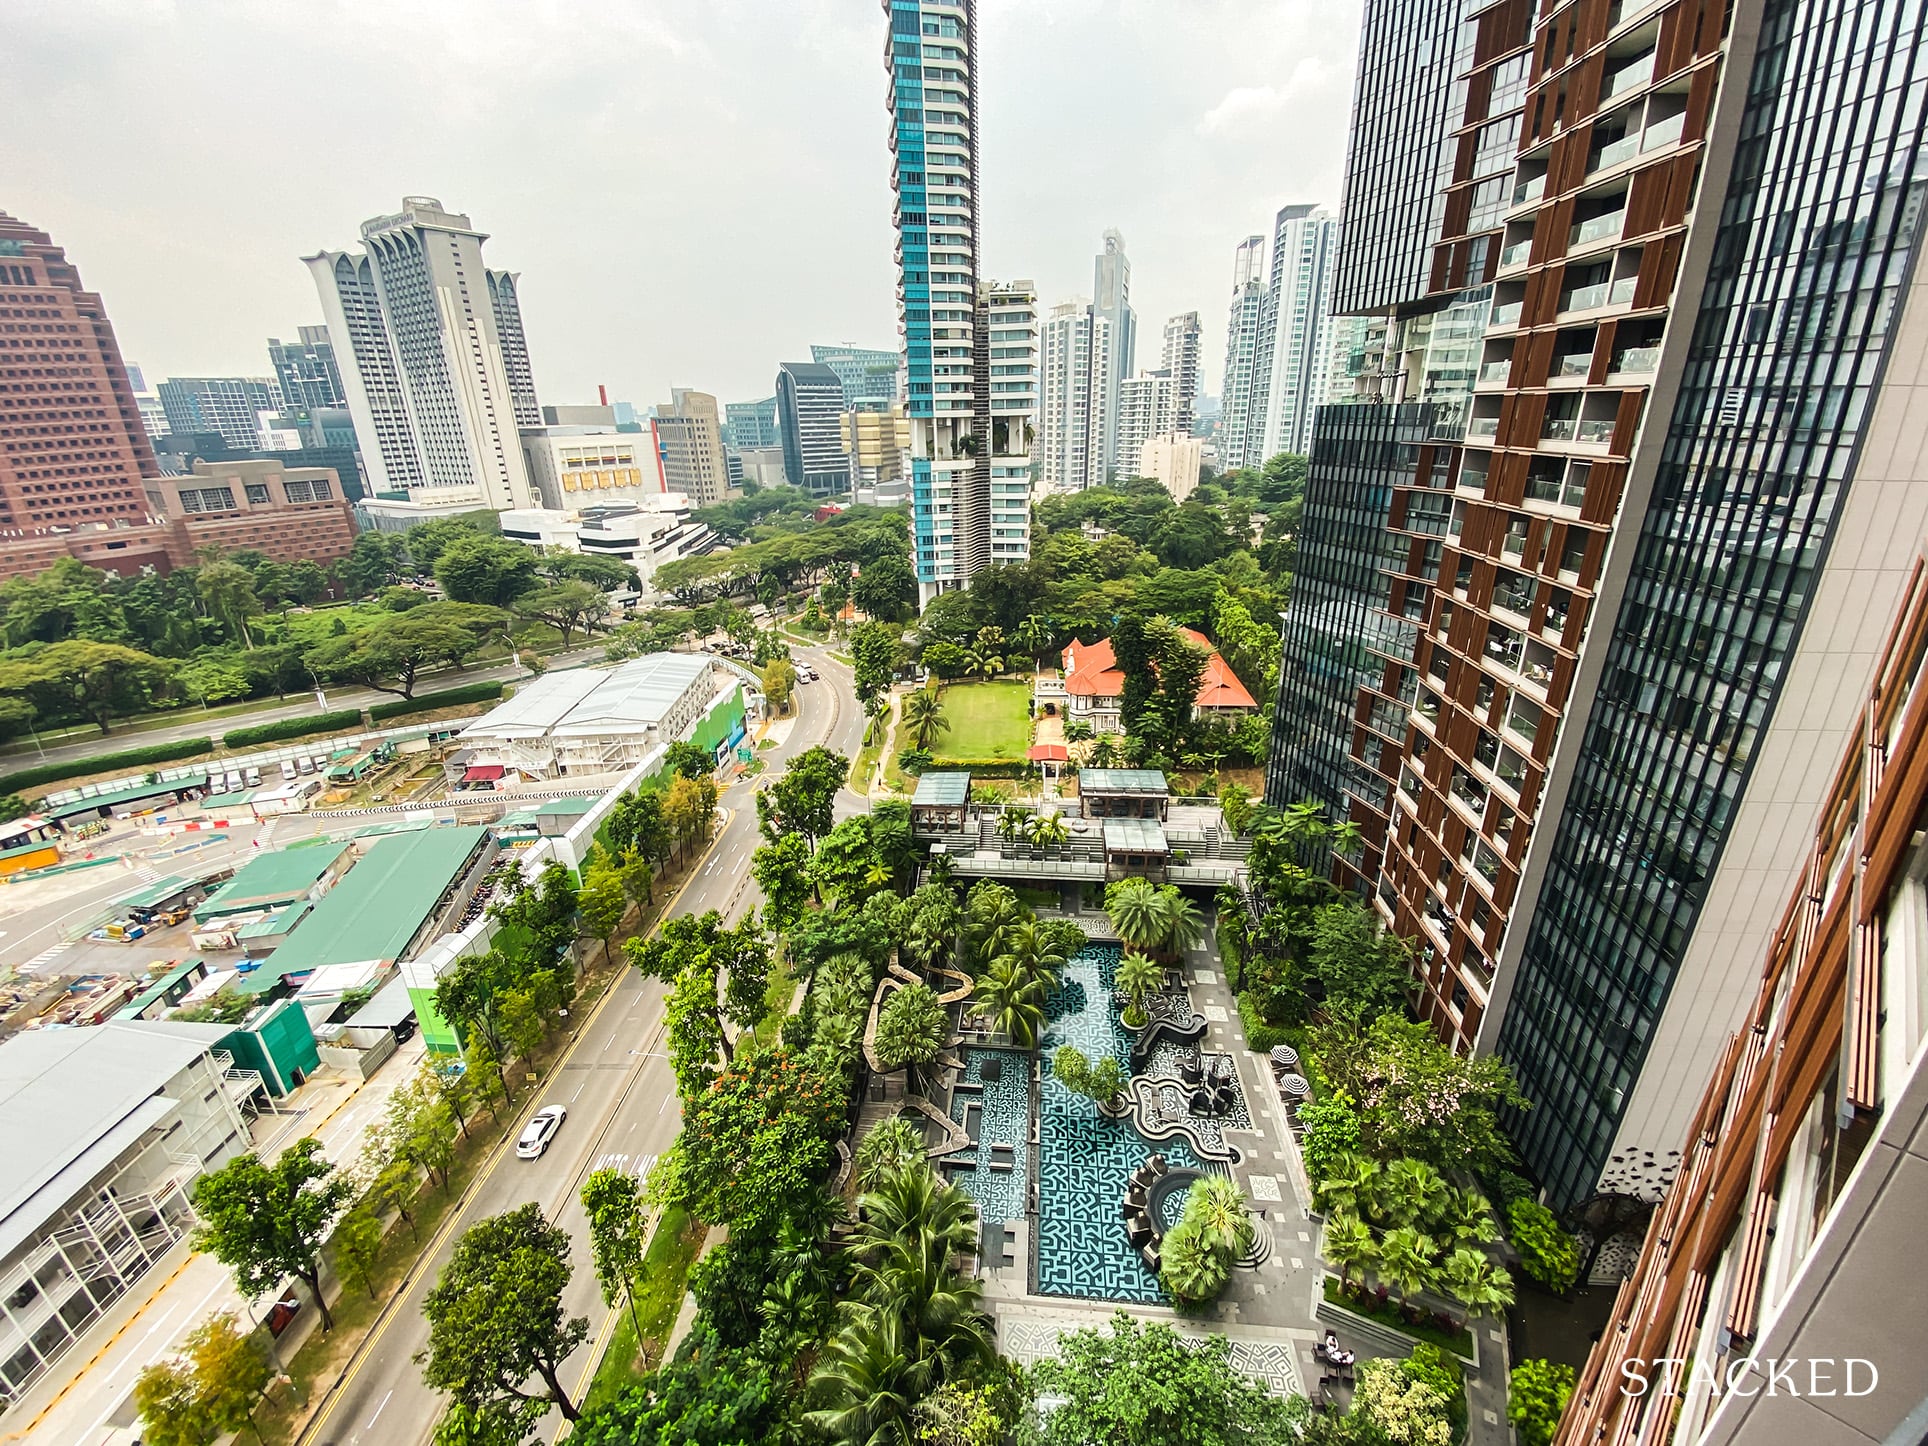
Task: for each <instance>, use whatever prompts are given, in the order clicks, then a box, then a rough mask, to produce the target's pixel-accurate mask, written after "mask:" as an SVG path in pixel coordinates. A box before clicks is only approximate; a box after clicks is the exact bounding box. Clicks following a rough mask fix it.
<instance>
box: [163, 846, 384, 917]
mask: <svg viewBox="0 0 1928 1446" xmlns="http://www.w3.org/2000/svg"><path fill="white" fill-rule="evenodd" d="M347 851H348V845H347V844H345V843H330V844H329V845H328V846H327V847H319V846H317V847H313V848H301V849H278V850H276V851H275V852H274V853H267V854H260V855H257V856H256V857H254V858H252V859H250V860H248V862H247V863H246V864H244V865H243V866H242V867H241V868H240V869H239V870H238V871H237V872H236V873H235V876H234V877H233V878H231V879H229V880H228V881H227V882H226V883H225V884H223V885H221V887H220V888H219V889H218V890H216V891H215V892H214V894H213V895H212V896H210V897H209V898H208V900H207V901H206V902H205V903H203V904H201V905H200V906H199V907H198V908H196V909H195V911H194V919H195V922H196V923H202V924H204V923H206V922H207V921H208V920H209V919H218V918H220V917H221V916H222V915H224V914H245V913H252V912H253V911H254V910H256V909H271V908H273V907H275V906H276V905H277V904H288V903H292V902H293V901H294V900H296V899H298V898H300V897H301V896H302V895H303V894H305V893H307V892H308V890H310V889H312V888H313V887H314V886H315V884H316V883H317V882H318V881H319V880H320V879H321V876H322V875H323V874H325V873H327V872H328V870H330V869H331V868H333V867H334V866H335V861H336V860H337V859H339V858H340V857H341V856H342V855H343V854H344V853H346V852H347Z"/></svg>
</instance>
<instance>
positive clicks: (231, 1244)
mask: <svg viewBox="0 0 1928 1446" xmlns="http://www.w3.org/2000/svg"><path fill="white" fill-rule="evenodd" d="M354 1193H355V1187H354V1184H353V1182H351V1181H350V1180H348V1179H347V1178H346V1177H345V1176H343V1175H340V1174H338V1173H337V1172H336V1170H335V1167H334V1166H333V1165H331V1164H329V1163H328V1161H327V1159H326V1158H325V1157H324V1156H323V1155H322V1153H321V1142H320V1141H318V1140H316V1139H315V1138H314V1136H312V1135H310V1136H308V1137H307V1138H305V1139H301V1140H297V1141H295V1143H294V1144H292V1145H290V1146H289V1147H288V1148H287V1149H286V1150H284V1151H283V1152H282V1154H281V1156H280V1158H278V1159H277V1160H276V1161H275V1162H274V1163H273V1164H272V1165H264V1164H262V1163H261V1159H260V1157H259V1156H257V1155H255V1154H253V1153H252V1152H250V1153H248V1154H245V1155H237V1156H235V1157H234V1158H233V1159H232V1160H230V1161H228V1162H227V1164H225V1165H223V1166H222V1167H221V1168H220V1169H218V1170H215V1171H212V1172H211V1173H209V1174H206V1175H203V1176H202V1177H201V1178H200V1179H199V1180H198V1181H196V1182H195V1185H194V1197H193V1198H194V1210H195V1213H196V1214H197V1215H199V1216H200V1217H201V1224H200V1225H199V1226H198V1227H196V1229H195V1231H194V1248H195V1249H196V1250H203V1251H206V1252H207V1253H208V1254H209V1255H212V1256H213V1257H214V1258H215V1259H216V1260H218V1261H220V1262H221V1263H222V1264H223V1265H225V1266H227V1267H228V1269H229V1270H231V1271H232V1272H233V1273H234V1283H235V1285H236V1286H237V1287H238V1288H239V1289H240V1291H241V1293H242V1294H243V1295H244V1296H246V1297H247V1298H248V1299H249V1300H258V1299H259V1298H260V1297H261V1296H263V1295H265V1294H266V1293H267V1292H268V1291H270V1290H273V1289H274V1288H275V1287H277V1286H278V1285H280V1284H281V1282H282V1280H283V1278H284V1277H286V1276H290V1275H292V1276H294V1277H296V1278H297V1279H298V1280H300V1281H301V1282H302V1283H303V1284H304V1285H306V1286H307V1287H308V1290H309V1292H310V1293H311V1294H312V1295H313V1297H314V1301H315V1309H316V1310H318V1311H320V1312H321V1326H322V1329H323V1330H333V1329H334V1325H335V1319H334V1317H333V1316H332V1315H330V1314H329V1312H328V1302H327V1301H326V1300H324V1299H323V1298H322V1294H321V1247H322V1243H323V1242H324V1241H325V1240H327V1238H328V1232H329V1230H330V1228H331V1227H332V1226H333V1225H334V1223H335V1221H336V1219H337V1218H338V1217H339V1216H340V1215H341V1213H342V1211H343V1210H345V1209H347V1208H348V1203H349V1201H350V1200H352V1199H353V1198H354Z"/></svg>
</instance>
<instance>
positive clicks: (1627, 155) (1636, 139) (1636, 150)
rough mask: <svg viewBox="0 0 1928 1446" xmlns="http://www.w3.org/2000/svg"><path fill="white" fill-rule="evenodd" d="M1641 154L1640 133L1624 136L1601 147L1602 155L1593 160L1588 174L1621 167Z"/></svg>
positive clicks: (1588, 168)
mask: <svg viewBox="0 0 1928 1446" xmlns="http://www.w3.org/2000/svg"><path fill="white" fill-rule="evenodd" d="M1639 154H1640V135H1639V133H1638V132H1635V133H1634V134H1633V135H1630V136H1622V137H1621V138H1620V139H1619V140H1617V141H1609V142H1608V143H1607V144H1606V145H1604V146H1602V147H1600V154H1599V155H1597V156H1595V157H1594V158H1593V164H1592V165H1591V166H1589V167H1587V173H1588V174H1589V175H1591V174H1592V173H1593V172H1595V171H1604V170H1607V169H1609V168H1610V167H1613V166H1617V165H1619V164H1620V163H1621V162H1622V161H1630V160H1632V159H1633V158H1634V157H1635V156H1637V155H1639Z"/></svg>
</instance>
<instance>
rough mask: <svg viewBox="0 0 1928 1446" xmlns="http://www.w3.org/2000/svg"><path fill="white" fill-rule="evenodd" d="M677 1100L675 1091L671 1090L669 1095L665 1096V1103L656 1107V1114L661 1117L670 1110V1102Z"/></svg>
mask: <svg viewBox="0 0 1928 1446" xmlns="http://www.w3.org/2000/svg"><path fill="white" fill-rule="evenodd" d="M675 1098H676V1091H675V1090H671V1091H670V1092H669V1093H668V1094H666V1095H664V1096H663V1102H662V1103H661V1104H660V1105H658V1106H657V1107H656V1113H657V1114H658V1115H659V1116H660V1115H661V1114H662V1113H663V1111H664V1110H666V1109H668V1108H669V1102H670V1101H671V1100H673V1099H675Z"/></svg>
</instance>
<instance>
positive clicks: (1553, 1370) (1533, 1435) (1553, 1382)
mask: <svg viewBox="0 0 1928 1446" xmlns="http://www.w3.org/2000/svg"><path fill="white" fill-rule="evenodd" d="M1574 1379H1575V1377H1574V1370H1573V1367H1572V1366H1568V1365H1563V1364H1560V1363H1558V1362H1555V1361H1547V1360H1532V1361H1521V1362H1520V1363H1519V1364H1518V1365H1517V1366H1515V1367H1513V1372H1512V1374H1511V1376H1509V1377H1508V1379H1507V1392H1506V1419H1507V1420H1508V1421H1511V1422H1512V1423H1513V1430H1514V1432H1515V1433H1516V1434H1517V1435H1518V1437H1519V1443H1520V1446H1552V1441H1553V1433H1554V1432H1555V1431H1557V1430H1558V1429H1559V1426H1560V1417H1561V1416H1562V1415H1563V1414H1564V1413H1565V1411H1566V1408H1567V1402H1568V1401H1569V1400H1571V1399H1572V1397H1573V1384H1574Z"/></svg>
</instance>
